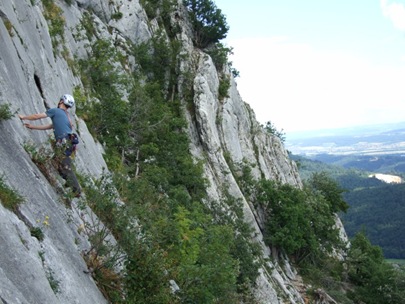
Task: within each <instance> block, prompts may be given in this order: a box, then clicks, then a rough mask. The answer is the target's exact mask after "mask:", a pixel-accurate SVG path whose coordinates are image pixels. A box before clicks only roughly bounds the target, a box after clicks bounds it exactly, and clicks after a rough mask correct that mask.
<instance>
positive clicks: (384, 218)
mask: <svg viewBox="0 0 405 304" xmlns="http://www.w3.org/2000/svg"><path fill="white" fill-rule="evenodd" d="M325 157H326V156H325ZM328 157H329V159H328V160H329V161H330V162H331V163H329V164H328V163H326V162H323V161H321V160H320V159H322V157H320V159H316V156H313V159H309V158H306V157H303V156H297V155H291V158H292V159H294V160H295V161H296V162H297V163H298V165H299V166H298V167H299V170H300V175H301V177H302V178H303V180H305V179H307V178H309V177H310V175H311V174H312V173H314V172H327V173H328V174H329V175H330V176H331V177H332V178H333V179H335V180H336V181H337V182H338V184H339V185H340V186H341V187H342V188H343V189H345V190H346V191H347V192H345V193H344V194H343V198H344V199H345V201H346V202H347V203H348V204H349V206H350V208H349V210H348V211H347V213H346V214H340V217H341V219H342V221H343V223H344V226H345V230H346V232H347V234H348V236H349V237H353V236H354V235H355V234H356V233H357V232H358V231H361V230H363V229H364V230H365V232H366V235H367V236H368V238H369V239H370V241H371V242H372V243H373V244H374V245H378V246H380V247H381V248H382V250H383V252H384V255H385V257H386V258H396V259H404V258H405V247H404V245H403V235H405V217H404V216H403V214H405V184H387V183H385V182H383V181H381V180H379V179H377V178H375V177H369V175H371V173H372V172H371V171H368V170H363V169H361V168H360V169H359V168H354V166H351V168H350V169H349V168H345V167H344V166H342V165H341V164H340V165H337V164H336V163H339V162H340V163H345V162H346V163H349V161H348V160H347V159H346V158H350V159H353V157H359V156H336V155H335V156H333V155H328ZM389 157H390V155H387V158H389ZM391 157H393V156H391ZM393 158H394V157H393ZM394 159H395V158H394ZM332 160H334V162H335V164H333V161H332ZM360 163H361V162H360ZM358 167H362V166H358Z"/></svg>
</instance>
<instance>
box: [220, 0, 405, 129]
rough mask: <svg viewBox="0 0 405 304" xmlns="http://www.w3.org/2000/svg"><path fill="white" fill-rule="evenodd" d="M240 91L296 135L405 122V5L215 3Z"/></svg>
mask: <svg viewBox="0 0 405 304" xmlns="http://www.w3.org/2000/svg"><path fill="white" fill-rule="evenodd" d="M213 1H214V2H215V4H216V6H217V7H218V8H219V9H221V10H222V13H223V14H224V15H225V16H226V19H227V23H228V25H229V27H230V30H229V33H228V37H227V39H226V40H224V41H223V42H224V43H225V45H226V46H228V47H233V51H234V55H233V56H231V58H230V60H231V61H232V62H233V67H234V68H236V69H237V70H238V71H239V72H240V77H238V78H237V79H236V81H237V83H238V90H239V92H240V94H241V96H242V98H243V100H244V101H246V102H247V103H249V104H250V105H251V106H252V108H253V109H254V111H255V113H256V118H257V120H258V121H259V122H261V123H263V124H264V123H265V122H267V121H271V122H273V123H274V125H275V126H276V128H277V129H279V130H281V129H284V131H285V132H286V133H287V135H288V132H293V131H299V130H315V129H325V128H336V127H347V126H354V125H363V124H373V123H384V122H399V121H405V0H250V1H243V0H213Z"/></svg>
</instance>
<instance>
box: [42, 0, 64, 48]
mask: <svg viewBox="0 0 405 304" xmlns="http://www.w3.org/2000/svg"><path fill="white" fill-rule="evenodd" d="M42 4H43V5H44V8H45V11H44V17H45V19H46V20H48V21H49V22H50V24H49V35H50V36H51V39H52V45H53V47H54V49H55V48H56V47H57V45H58V41H57V38H58V37H59V38H60V39H62V41H64V33H65V24H66V20H65V17H64V16H63V10H62V9H61V8H60V7H59V6H57V5H56V4H55V2H54V0H42Z"/></svg>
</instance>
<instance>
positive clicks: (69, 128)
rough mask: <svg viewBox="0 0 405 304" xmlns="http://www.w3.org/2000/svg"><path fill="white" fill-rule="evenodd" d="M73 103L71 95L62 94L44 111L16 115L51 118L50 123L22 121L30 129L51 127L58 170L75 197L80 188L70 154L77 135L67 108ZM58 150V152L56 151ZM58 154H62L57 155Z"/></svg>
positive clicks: (78, 194) (30, 117)
mask: <svg viewBox="0 0 405 304" xmlns="http://www.w3.org/2000/svg"><path fill="white" fill-rule="evenodd" d="M74 104H75V100H74V98H73V96H71V95H69V94H64V95H62V96H61V97H60V99H59V103H58V106H57V107H56V108H52V109H49V110H47V111H46V112H44V113H37V114H31V115H22V114H19V115H18V117H19V118H20V119H21V120H22V121H24V120H39V119H43V118H47V117H49V118H50V119H51V120H52V123H51V124H44V125H33V124H30V123H24V126H25V127H26V128H28V129H31V130H50V129H53V131H54V135H55V141H56V144H55V146H56V148H57V150H58V151H56V153H55V154H56V155H57V157H56V159H57V161H58V171H59V173H60V175H61V176H62V177H63V178H64V179H65V180H66V183H67V186H69V187H71V188H72V189H73V192H74V195H75V197H80V194H81V189H80V185H79V182H78V181H77V177H76V174H75V173H74V171H73V170H72V160H71V158H70V156H71V155H72V153H74V150H75V148H76V144H78V139H77V135H76V134H74V133H73V124H72V121H71V119H70V116H69V113H68V109H70V108H72V107H73V106H74ZM58 152H59V153H58ZM58 154H59V155H60V154H61V155H62V156H61V157H58Z"/></svg>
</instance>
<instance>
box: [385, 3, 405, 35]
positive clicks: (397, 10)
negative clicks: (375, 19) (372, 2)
mask: <svg viewBox="0 0 405 304" xmlns="http://www.w3.org/2000/svg"><path fill="white" fill-rule="evenodd" d="M380 4H381V9H382V12H383V15H384V16H385V17H387V18H389V19H390V20H391V21H392V23H393V25H394V27H395V28H397V29H399V30H401V31H405V7H404V5H403V4H400V3H396V2H394V3H388V0H381V1H380Z"/></svg>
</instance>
